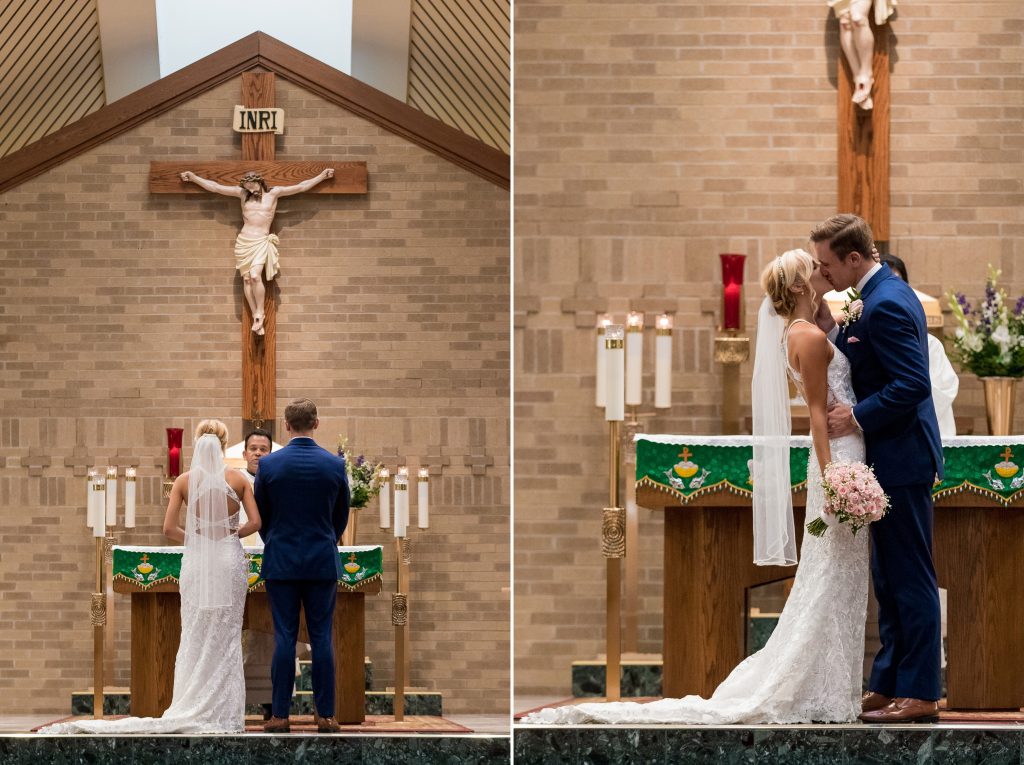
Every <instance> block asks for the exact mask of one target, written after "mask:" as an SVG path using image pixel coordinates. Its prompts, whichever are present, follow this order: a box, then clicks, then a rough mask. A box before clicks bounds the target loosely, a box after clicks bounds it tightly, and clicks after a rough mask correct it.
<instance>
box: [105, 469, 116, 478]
mask: <svg viewBox="0 0 1024 765" xmlns="http://www.w3.org/2000/svg"><path fill="white" fill-rule="evenodd" d="M107 478H108V479H109V480H113V479H115V478H117V468H116V467H108V468H107Z"/></svg>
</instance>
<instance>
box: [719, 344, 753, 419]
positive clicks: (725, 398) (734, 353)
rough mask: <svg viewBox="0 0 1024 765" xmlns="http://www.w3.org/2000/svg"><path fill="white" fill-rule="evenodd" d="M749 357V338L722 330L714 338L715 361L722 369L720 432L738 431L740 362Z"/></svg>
mask: <svg viewBox="0 0 1024 765" xmlns="http://www.w3.org/2000/svg"><path fill="white" fill-rule="evenodd" d="M749 358H750V338H749V337H742V336H740V335H739V331H738V330H734V329H728V330H724V332H723V334H720V335H718V336H717V337H716V338H715V361H716V362H718V363H719V364H721V365H722V366H723V369H722V434H723V435H735V434H737V433H739V432H740V364H743V363H744V362H745V361H747V360H748V359H749Z"/></svg>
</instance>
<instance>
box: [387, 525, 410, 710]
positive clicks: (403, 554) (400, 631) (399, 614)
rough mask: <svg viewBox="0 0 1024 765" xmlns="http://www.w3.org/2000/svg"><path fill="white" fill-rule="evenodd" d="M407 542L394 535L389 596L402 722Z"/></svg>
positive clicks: (397, 703) (396, 700)
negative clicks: (392, 589)
mask: <svg viewBox="0 0 1024 765" xmlns="http://www.w3.org/2000/svg"><path fill="white" fill-rule="evenodd" d="M407 542H408V540H407V539H406V538H405V537H395V552H396V562H397V565H396V568H397V570H398V584H397V586H396V589H397V590H398V591H397V592H396V593H395V594H394V595H392V596H391V624H392V625H393V626H394V628H395V698H394V714H395V722H402V721H403V720H404V719H405V680H406V677H405V648H406V646H405V634H406V633H405V628H406V625H407V624H408V621H409V600H408V596H407V595H406V594H405V586H406V579H407V577H408V568H407V562H406V558H407V555H408V546H407V544H406V543H407Z"/></svg>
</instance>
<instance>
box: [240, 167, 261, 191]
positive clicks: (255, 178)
mask: <svg viewBox="0 0 1024 765" xmlns="http://www.w3.org/2000/svg"><path fill="white" fill-rule="evenodd" d="M247 183H258V184H259V185H260V186H262V187H263V190H264V191H266V190H267V182H266V181H265V180H263V176H262V175H260V174H259V173H255V172H253V173H246V174H245V175H243V176H242V180H240V181H239V182H238V185H239V186H245V184H247Z"/></svg>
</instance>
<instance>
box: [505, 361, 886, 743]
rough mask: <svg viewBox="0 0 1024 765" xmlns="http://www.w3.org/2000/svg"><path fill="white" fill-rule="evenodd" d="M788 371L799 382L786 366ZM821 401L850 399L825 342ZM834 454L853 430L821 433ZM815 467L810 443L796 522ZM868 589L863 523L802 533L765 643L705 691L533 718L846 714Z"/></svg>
mask: <svg viewBox="0 0 1024 765" xmlns="http://www.w3.org/2000/svg"><path fill="white" fill-rule="evenodd" d="M787 366H788V364H787ZM789 371H790V374H791V375H793V376H794V378H795V379H796V380H797V382H798V383H799V381H800V378H799V375H798V374H797V373H796V371H795V370H793V369H790V370H789ZM828 388H829V401H830V402H831V401H838V402H840V403H843V404H846V405H848V406H852V405H853V404H854V403H855V398H854V395H853V386H852V383H851V382H850V364H849V361H848V360H847V358H846V357H845V356H844V355H843V354H842V353H840V352H839V351H838V350H837V349H835V347H834V346H833V358H832V361H831V362H830V363H829V366H828ZM830 446H831V450H832V459H833V461H836V462H840V461H863V460H864V439H863V436H862V435H861V434H860V433H857V434H854V435H850V436H846V437H844V438H839V439H835V440H833V441H831V442H830ZM820 474H821V471H820V470H819V469H818V461H817V458H816V456H815V454H814V449H813V448H812V449H811V456H810V461H809V464H808V468H807V513H806V519H805V522H810V521H812V520H814V519H815V518H817V517H819V516H820V515H821V508H822V507H823V505H824V492H823V491H822V488H821V480H820ZM867 598H868V532H867V531H866V530H865V531H861V532H860V533H858V534H857V535H856V536H854V535H853V534H851V533H850V531H849V529H847V528H845V527H832V528H829V529H828V530H827V531H826V532H825V534H824V535H823V536H821V537H814V536H811V535H810V534H807V533H804V536H803V543H802V544H801V547H800V564H799V566H798V567H797V572H796V580H795V582H794V584H793V589H792V592H790V595H789V599H788V600H787V601H786V606H785V608H784V609H783V611H782V615H781V617H780V618H779V623H778V626H776V628H775V631H774V632H772V635H771V637H770V638H769V640H768V643H767V644H766V645H765V647H764V648H762V649H761V650H760V651H758V652H757V653H755V654H754V655H752V656H748V657H747V658H746V659H744V660H743V661H742V662H741V663H740V664H739V665H738V666H737V667H736V668H735V669H734V670H733V671H732V673H731V674H730V675H729V676H728V677H727V678H726V679H725V681H724V682H723V683H722V684H721V685H719V686H718V688H716V689H715V692H714V693H713V694H712V696H711V698H709V699H703V698H701V697H699V696H687V697H685V698H682V699H662V700H660V701H654V702H650V703H647V704H638V703H636V702H607V703H587V704H578V705H576V706H564V707H558V708H553V709H543V710H541V711H539V712H535V713H533V714H531V715H528V716H526V717H525V718H524V719H523V722H526V723H538V724H556V725H559V724H576V723H607V724H645V723H678V724H706V725H729V724H739V725H752V724H758V723H810V722H837V723H838V722H852V721H854V720H856V719H857V715H859V714H860V712H861V706H860V701H861V690H862V677H863V662H864V621H865V614H866V611H867Z"/></svg>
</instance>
